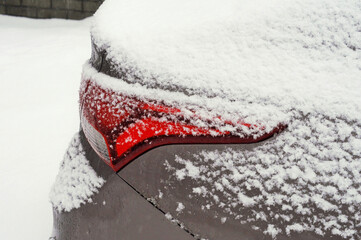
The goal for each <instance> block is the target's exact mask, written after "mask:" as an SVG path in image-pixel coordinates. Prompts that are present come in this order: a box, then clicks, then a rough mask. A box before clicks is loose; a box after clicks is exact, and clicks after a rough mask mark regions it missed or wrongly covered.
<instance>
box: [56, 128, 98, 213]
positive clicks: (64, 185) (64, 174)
mask: <svg viewBox="0 0 361 240" xmlns="http://www.w3.org/2000/svg"><path fill="white" fill-rule="evenodd" d="M104 183H105V180H104V179H103V178H101V177H99V176H97V174H96V172H95V171H94V169H93V168H92V167H91V166H90V165H89V161H88V159H87V158H86V156H85V152H84V150H83V147H82V145H81V143H80V137H79V134H78V133H77V134H75V136H74V137H73V140H72V141H71V143H70V145H69V148H68V150H67V152H66V153H65V156H64V159H63V161H62V163H61V166H60V170H59V173H58V175H57V177H56V180H55V183H54V185H53V187H52V189H51V192H50V201H51V203H52V204H53V206H54V208H55V209H56V210H57V211H58V212H62V211H65V212H69V211H71V210H72V209H74V208H79V207H80V206H81V205H82V204H85V203H90V202H92V198H91V197H92V196H93V194H94V193H97V192H98V189H99V188H100V187H102V186H103V184H104ZM103 205H105V201H104V202H103Z"/></svg>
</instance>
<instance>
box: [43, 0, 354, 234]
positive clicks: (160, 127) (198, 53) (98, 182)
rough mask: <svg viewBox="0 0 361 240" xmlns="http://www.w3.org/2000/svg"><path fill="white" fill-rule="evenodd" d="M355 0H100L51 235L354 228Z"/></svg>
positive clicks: (300, 231)
mask: <svg viewBox="0 0 361 240" xmlns="http://www.w3.org/2000/svg"><path fill="white" fill-rule="evenodd" d="M360 13H361V2H360V1H359V0H347V1H338V0H316V1H315V0H312V1H311V0H293V1H289V0H271V1H269V0H267V1H263V0H256V1H254V0H229V1H221V0H197V1H195V0H108V1H105V2H104V3H103V5H102V6H101V7H100V9H99V10H98V12H97V13H96V14H95V16H94V19H93V21H94V22H93V25H92V28H91V35H92V56H91V58H90V60H89V61H88V62H87V63H85V65H84V67H83V74H82V82H81V87H80V101H79V105H80V107H79V109H80V119H81V129H80V132H79V133H77V134H76V135H75V136H74V139H73V140H72V142H71V144H70V146H69V148H68V151H67V153H66V155H65V157H64V160H63V162H62V165H61V168H60V171H59V174H58V176H57V179H56V182H55V184H54V186H53V188H52V191H51V194H50V198H51V202H52V204H53V208H54V210H53V212H54V228H53V236H52V237H53V238H54V239H57V240H64V239H109V240H111V239H157V240H161V239H167V240H168V239H222V240H235V239H244V240H246V239H250V240H251V239H257V240H259V239H293V240H297V239H298V240H306V239H307V240H313V239H314V240H316V239H320V240H321V239H354V240H356V239H361V77H360V76H361V41H360V39H361V14H360Z"/></svg>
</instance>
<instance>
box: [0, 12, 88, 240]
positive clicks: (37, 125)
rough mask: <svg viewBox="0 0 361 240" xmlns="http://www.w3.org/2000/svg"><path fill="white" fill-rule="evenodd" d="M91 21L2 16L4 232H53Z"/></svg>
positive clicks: (0, 219)
mask: <svg viewBox="0 0 361 240" xmlns="http://www.w3.org/2000/svg"><path fill="white" fill-rule="evenodd" d="M89 22H90V20H89V19H87V20H84V21H70V20H33V19H27V18H17V17H9V16H3V15H0V81H1V87H0V116H1V117H0V150H1V151H0V152H1V157H0V236H1V239H6V240H12V239H30V240H31V239H34V240H39V239H47V238H48V237H49V236H50V233H51V229H52V208H51V204H50V203H49V200H48V199H49V198H48V195H49V190H50V188H51V185H52V183H53V181H54V179H55V177H56V174H57V172H58V169H59V164H60V161H61V160H62V158H63V155H64V153H65V150H66V148H67V147H68V144H69V142H70V140H71V138H72V136H73V135H74V133H75V132H76V131H77V129H78V127H79V119H78V108H77V100H78V88H79V82H80V75H81V71H82V64H83V63H84V62H85V60H86V59H87V58H89V57H90V50H91V48H90V35H89Z"/></svg>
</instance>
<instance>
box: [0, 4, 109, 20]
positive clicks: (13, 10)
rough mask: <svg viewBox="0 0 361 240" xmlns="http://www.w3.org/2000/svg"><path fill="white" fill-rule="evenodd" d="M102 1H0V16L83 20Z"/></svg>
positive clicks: (91, 13)
mask: <svg viewBox="0 0 361 240" xmlns="http://www.w3.org/2000/svg"><path fill="white" fill-rule="evenodd" d="M102 2H103V0H0V14H7V15H14V16H24V17H31V18H65V19H83V18H85V17H89V16H91V15H93V13H94V12H95V11H96V10H97V9H98V7H99V6H100V4H101V3H102Z"/></svg>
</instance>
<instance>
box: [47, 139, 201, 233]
mask: <svg viewBox="0 0 361 240" xmlns="http://www.w3.org/2000/svg"><path fill="white" fill-rule="evenodd" d="M80 136H81V142H82V145H83V148H84V150H85V153H86V155H87V159H88V160H89V162H90V164H91V165H92V167H93V168H94V170H95V171H96V172H97V174H98V175H100V176H101V177H103V178H104V179H105V180H106V183H105V184H104V186H103V187H102V188H100V189H99V192H98V193H97V194H95V195H94V196H93V198H92V203H88V204H85V205H82V206H81V207H80V208H78V209H73V210H72V211H70V212H58V211H57V210H53V218H54V221H53V234H52V238H50V239H56V240H73V239H77V240H82V239H84V240H100V239H107V240H119V239H122V240H134V239H157V240H169V239H175V240H187V239H189V240H190V239H194V238H193V237H192V236H191V235H190V234H189V233H188V232H186V231H184V230H183V229H181V228H180V227H179V226H177V225H176V224H173V223H171V222H170V221H168V220H167V219H166V217H165V216H164V213H162V212H161V211H160V210H159V209H157V208H155V207H154V206H153V205H152V204H151V203H150V202H148V201H147V200H146V199H145V198H143V197H142V196H141V195H140V194H139V193H138V192H136V191H135V190H134V189H133V188H132V187H131V186H129V185H128V184H127V183H126V182H125V181H124V180H122V179H121V178H120V177H119V176H118V175H117V174H115V173H114V171H113V170H112V169H111V168H109V167H108V166H107V165H106V164H105V163H104V162H103V160H101V159H100V158H99V157H98V155H97V154H96V153H95V152H94V151H93V150H92V148H91V147H90V145H89V143H88V142H87V140H86V139H85V136H84V134H83V133H82V132H81V134H80Z"/></svg>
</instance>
